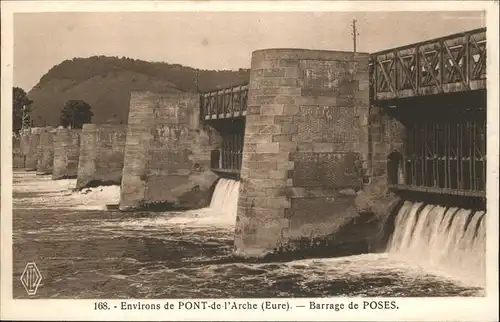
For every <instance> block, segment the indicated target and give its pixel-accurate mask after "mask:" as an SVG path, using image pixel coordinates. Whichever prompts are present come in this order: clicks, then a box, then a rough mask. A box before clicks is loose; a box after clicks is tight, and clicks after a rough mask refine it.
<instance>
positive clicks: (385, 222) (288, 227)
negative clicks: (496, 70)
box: [120, 28, 486, 276]
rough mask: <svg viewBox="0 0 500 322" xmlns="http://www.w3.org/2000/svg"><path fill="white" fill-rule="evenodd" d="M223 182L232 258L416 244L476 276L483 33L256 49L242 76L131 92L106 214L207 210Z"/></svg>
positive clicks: (481, 212) (482, 177) (413, 247)
mask: <svg viewBox="0 0 500 322" xmlns="http://www.w3.org/2000/svg"><path fill="white" fill-rule="evenodd" d="M218 178H224V180H225V181H223V182H222V184H221V185H218V188H217V189H216V187H215V186H216V182H218ZM226 179H230V180H236V181H238V185H235V184H230V183H228V182H227V181H226ZM219 181H220V180H219ZM222 185H224V186H225V187H232V188H231V189H229V188H227V191H230V190H231V191H233V190H234V187H236V186H238V187H239V188H238V189H239V193H238V194H236V193H234V191H233V192H231V195H233V196H234V198H236V197H237V199H238V200H237V202H229V201H228V202H224V203H225V204H231V207H235V208H236V211H235V212H234V213H235V216H236V217H235V219H234V220H235V243H234V244H235V248H236V253H237V254H239V255H241V256H248V257H262V256H266V255H269V254H275V253H283V252H302V251H303V250H307V251H308V252H311V253H315V254H317V255H320V254H322V255H324V254H330V255H350V254H356V253H366V252H374V251H386V252H389V253H391V254H395V255H404V254H417V253H418V249H420V248H425V250H426V251H425V252H420V253H421V254H420V255H422V256H423V257H425V258H426V260H427V261H430V262H433V261H438V262H441V263H443V262H444V263H448V264H450V263H451V262H453V261H451V258H455V259H456V258H461V259H462V260H461V261H462V262H463V261H465V258H466V257H467V255H466V254H475V257H474V260H473V261H472V262H473V263H472V264H470V265H472V266H470V265H469V266H468V268H469V269H471V270H473V271H475V272H477V273H478V274H477V275H478V276H484V273H481V271H482V270H483V269H484V265H483V264H484V253H485V250H484V247H485V242H484V241H485V238H486V237H485V217H486V209H485V208H486V206H485V196H486V30H485V29H484V28H483V29H476V30H471V31H467V32H464V33H460V34H454V35H450V36H446V37H442V38H438V39H432V40H429V41H425V42H421V43H416V44H410V45H407V46H403V47H399V48H393V49H389V50H384V51H380V52H376V53H353V52H344V51H326V50H307V49H264V50H258V51H255V52H253V54H252V60H251V71H250V80H249V82H248V83H247V84H240V85H237V86H233V87H230V88H225V89H218V90H216V91H212V92H206V93H201V94H198V93H175V94H171V93H168V94H162V93H151V92H137V93H133V94H132V97H131V102H130V113H129V123H128V128H127V137H126V144H125V153H124V166H123V174H122V182H121V200H120V209H121V210H134V209H141V208H150V207H155V206H159V205H162V206H165V207H167V208H168V207H174V208H175V207H178V208H200V207H207V206H209V205H210V196H211V195H212V194H213V191H214V190H216V191H217V195H218V200H223V198H221V197H220V194H221V191H223V190H222V189H223V188H222ZM224 189H226V188H224ZM444 236H446V237H444ZM439 249H446V250H447V251H449V254H448V255H446V256H445V255H443V254H438V250H439ZM481 254H482V255H481ZM481 256H482V257H481ZM481 263H483V264H481ZM454 265H455V266H457V265H456V263H455V264H454ZM466 266H467V265H466Z"/></svg>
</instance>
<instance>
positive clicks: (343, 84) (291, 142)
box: [235, 49, 370, 256]
mask: <svg viewBox="0 0 500 322" xmlns="http://www.w3.org/2000/svg"><path fill="white" fill-rule="evenodd" d="M368 59H369V56H368V54H362V53H359V54H353V53H349V52H331V51H313V50H300V49H271V50H262V51H256V52H254V53H253V55H252V66H251V74H250V85H249V94H248V111H247V118H246V128H245V142H244V150H243V151H244V155H243V167H242V171H241V188H240V197H239V203H238V218H237V222H236V230H235V234H236V236H235V246H236V248H237V252H238V253H239V254H240V255H244V256H262V255H265V254H266V253H270V252H275V251H280V250H288V251H293V250H300V249H301V248H302V246H305V247H307V248H308V249H310V248H311V245H316V244H318V245H319V244H321V245H323V246H327V248H329V249H330V250H332V251H334V252H335V251H341V250H343V249H345V248H349V247H351V246H352V245H354V246H352V247H355V248H356V247H357V248H358V249H356V250H353V249H351V250H350V251H351V252H363V251H364V249H365V248H367V247H368V246H367V242H366V239H369V238H370V236H369V234H367V233H366V232H365V230H366V229H368V228H367V225H363V226H358V227H357V228H356V229H352V228H353V222H354V221H356V220H358V219H359V218H358V213H357V212H356V209H355V204H354V199H355V196H356V193H357V191H358V190H360V189H362V179H363V175H364V172H365V171H366V168H367V163H366V162H364V161H365V160H367V159H368V127H367V124H368V110H369V108H368V106H369V80H368V79H369V75H368ZM365 228H366V229H365ZM344 244H346V245H347V246H346V245H344ZM349 244H350V245H351V246H349ZM352 247H351V248H352Z"/></svg>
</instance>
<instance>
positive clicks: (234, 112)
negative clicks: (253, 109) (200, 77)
mask: <svg viewBox="0 0 500 322" xmlns="http://www.w3.org/2000/svg"><path fill="white" fill-rule="evenodd" d="M247 98H248V85H238V86H234V87H231V88H225V89H220V90H217V91H212V92H207V93H202V94H201V96H200V104H201V113H200V117H201V119H202V120H217V119H227V118H235V117H241V116H245V115H246V111H247Z"/></svg>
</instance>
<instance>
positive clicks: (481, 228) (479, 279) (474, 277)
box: [387, 202, 486, 285]
mask: <svg viewBox="0 0 500 322" xmlns="http://www.w3.org/2000/svg"><path fill="white" fill-rule="evenodd" d="M485 216H486V214H485V212H484V211H472V210H467V209H460V208H454V207H442V206H437V205H424V204H423V203H411V202H405V204H404V205H403V206H402V207H401V209H400V210H399V213H398V214H397V217H396V222H395V229H394V234H393V236H392V238H391V241H390V242H389V245H388V249H387V251H388V253H390V254H393V255H394V254H395V255H397V256H400V257H402V258H406V259H411V260H412V261H417V262H419V263H422V264H425V265H428V266H430V267H433V268H436V269H439V270H444V271H446V273H448V274H451V275H454V276H457V277H460V279H462V280H464V281H466V282H470V283H473V284H476V285H484V283H485V274H486V273H485V264H486V263H485V252H486V249H485V248H486V227H485V221H486V218H485Z"/></svg>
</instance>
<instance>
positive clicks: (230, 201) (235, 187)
mask: <svg viewBox="0 0 500 322" xmlns="http://www.w3.org/2000/svg"><path fill="white" fill-rule="evenodd" d="M239 193H240V182H239V181H236V180H230V179H224V178H221V179H220V180H219V182H217V185H216V186H215V190H214V194H213V196H212V201H211V202H210V208H211V209H213V210H215V211H218V212H222V213H223V214H224V215H226V216H227V217H230V218H234V219H235V220H236V212H237V210H238V196H239Z"/></svg>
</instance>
